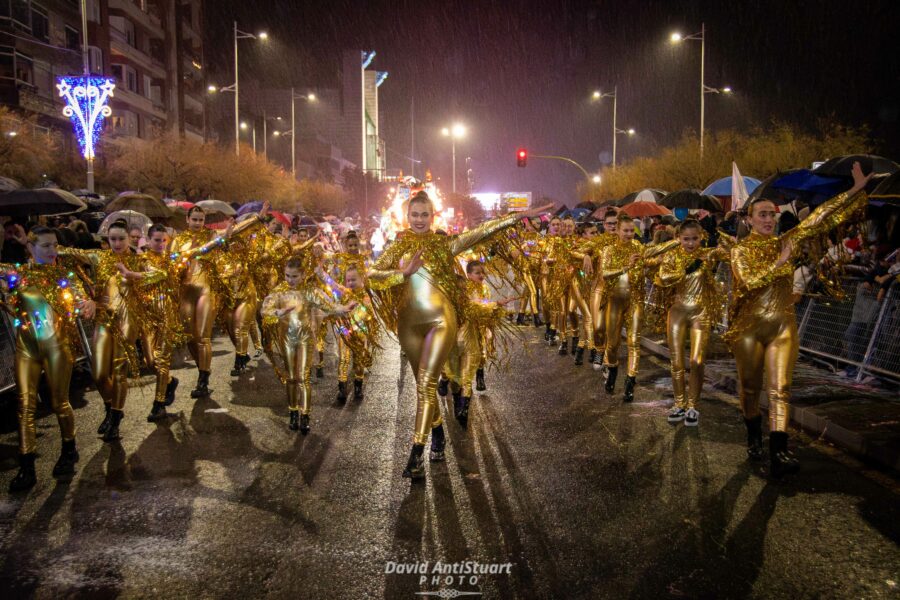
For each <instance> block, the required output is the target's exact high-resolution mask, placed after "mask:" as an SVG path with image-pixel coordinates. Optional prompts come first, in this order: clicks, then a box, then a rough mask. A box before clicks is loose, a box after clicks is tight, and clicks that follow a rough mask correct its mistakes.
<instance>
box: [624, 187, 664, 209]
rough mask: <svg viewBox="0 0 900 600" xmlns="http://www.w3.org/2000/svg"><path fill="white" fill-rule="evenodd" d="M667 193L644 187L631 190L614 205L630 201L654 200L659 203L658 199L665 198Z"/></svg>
mask: <svg viewBox="0 0 900 600" xmlns="http://www.w3.org/2000/svg"><path fill="white" fill-rule="evenodd" d="M668 193H669V192H666V191H664V190H656V189H653V188H645V189H643V190H638V191H636V192H631V193H630V194H628V195H626V196H625V197H624V198H622V199H621V200H619V201H618V202H617V203H616V206H625V205H626V204H631V203H632V202H656V203H657V204H659V201H660V200H662V199H663V198H665V197H666V194H668Z"/></svg>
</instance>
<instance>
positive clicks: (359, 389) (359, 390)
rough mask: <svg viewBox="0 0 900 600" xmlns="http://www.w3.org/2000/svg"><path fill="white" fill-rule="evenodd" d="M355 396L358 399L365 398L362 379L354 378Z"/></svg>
mask: <svg viewBox="0 0 900 600" xmlns="http://www.w3.org/2000/svg"><path fill="white" fill-rule="evenodd" d="M353 397H354V398H356V399H357V400H362V399H363V380H362V379H354V380H353Z"/></svg>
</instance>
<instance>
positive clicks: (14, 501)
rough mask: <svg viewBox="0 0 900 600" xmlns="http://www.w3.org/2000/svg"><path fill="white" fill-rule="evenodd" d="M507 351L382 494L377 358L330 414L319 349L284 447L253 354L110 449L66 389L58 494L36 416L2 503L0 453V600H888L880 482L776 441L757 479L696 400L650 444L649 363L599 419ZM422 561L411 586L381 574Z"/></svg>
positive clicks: (138, 407)
mask: <svg viewBox="0 0 900 600" xmlns="http://www.w3.org/2000/svg"><path fill="white" fill-rule="evenodd" d="M526 339H527V341H528V343H527V345H526V347H527V352H523V351H517V352H516V353H515V354H514V355H513V356H511V360H510V370H509V372H507V373H497V372H491V371H489V372H488V388H489V389H488V391H487V392H485V393H482V394H478V395H477V397H476V399H475V400H474V401H473V408H472V411H471V414H470V424H469V429H468V431H463V430H462V429H460V427H459V426H458V425H457V424H456V423H455V422H448V425H447V428H448V434H449V441H448V448H447V461H446V462H445V463H441V464H431V465H429V466H428V479H427V482H426V483H425V484H423V485H413V486H411V485H410V483H409V481H408V480H404V479H402V478H401V477H400V473H401V471H402V469H403V466H404V464H405V462H406V458H407V455H408V451H409V444H410V442H411V431H412V425H413V419H414V411H415V396H414V389H415V385H414V381H413V378H412V376H411V374H410V372H409V370H408V369H407V368H401V367H400V365H401V362H400V357H399V351H398V349H397V346H396V344H394V343H391V342H390V341H387V342H386V344H385V350H384V351H382V352H381V354H380V357H379V359H378V360H377V362H376V365H375V366H374V368H373V371H372V374H371V378H370V381H369V383H368V385H367V388H366V397H365V399H364V400H363V401H361V402H358V401H355V400H353V399H351V400H348V402H347V403H346V405H343V406H342V405H339V404H338V403H336V401H335V392H336V379H335V375H336V373H335V371H336V366H335V360H334V358H333V357H332V356H331V350H332V349H333V346H329V358H328V363H327V368H326V378H325V379H323V380H320V381H319V382H318V383H317V384H316V385H315V386H314V408H313V418H312V432H311V433H310V435H309V436H305V437H304V436H301V435H299V434H297V433H294V432H291V431H289V430H288V429H287V410H286V405H285V397H284V392H283V389H282V388H281V386H280V385H278V383H277V381H276V379H275V377H274V375H273V373H272V370H271V369H270V368H269V366H268V364H267V363H266V361H265V359H262V360H260V361H259V365H258V366H257V367H256V368H255V369H254V370H253V371H252V372H251V373H250V374H248V375H245V376H243V377H242V378H241V379H239V380H238V379H234V380H232V378H230V377H229V376H228V370H229V369H230V367H231V362H232V355H231V354H230V350H231V347H230V344H229V343H228V341H227V339H223V338H219V339H218V340H217V341H216V342H215V344H214V349H215V351H216V352H215V354H216V358H215V359H214V363H213V381H212V387H213V388H214V393H213V395H212V397H211V398H209V399H203V400H199V401H196V402H195V401H192V400H190V399H189V398H188V392H189V389H190V388H191V387H193V383H194V382H195V373H194V371H193V370H192V369H190V367H188V366H185V367H184V368H182V369H179V370H177V371H175V374H176V375H177V376H178V377H180V378H181V380H182V385H181V387H180V388H179V390H178V399H177V401H176V403H175V404H174V405H173V406H172V407H171V408H170V412H171V413H172V414H173V416H172V417H171V418H170V420H169V421H168V422H167V423H163V424H159V425H156V424H151V423H147V422H146V420H145V416H146V414H147V412H148V410H149V407H150V403H151V401H152V387H151V386H150V385H143V386H141V387H132V389H131V390H130V394H129V398H128V403H127V406H126V418H125V420H124V422H123V424H122V433H123V439H122V441H121V443H120V444H112V445H109V444H103V443H102V442H101V441H100V440H99V439H97V437H96V436H95V435H93V432H94V431H95V430H96V427H97V425H98V423H99V421H100V420H101V417H102V402H101V401H100V399H99V396H98V394H97V393H96V391H94V390H92V389H91V390H88V391H86V392H85V393H84V395H83V397H80V396H79V397H76V398H74V399H73V403H74V404H75V406H76V418H77V424H78V428H79V435H78V444H79V449H80V453H81V462H80V463H79V465H78V472H77V474H76V476H75V477H74V479H73V480H72V481H71V482H60V483H57V482H56V481H55V480H53V479H52V478H51V477H50V469H51V468H52V466H53V462H54V461H55V459H56V456H57V453H58V451H59V435H58V429H57V426H56V420H55V418H54V417H53V416H52V415H49V416H48V415H46V414H45V415H44V416H43V418H41V419H40V421H39V425H38V432H39V436H40V437H39V442H38V443H39V452H40V456H39V458H38V477H39V483H38V485H37V487H36V488H34V489H33V490H32V491H31V492H30V493H28V494H25V495H23V496H15V497H13V496H9V495H7V494H6V491H5V490H6V487H7V485H8V483H9V481H10V479H11V478H12V477H13V475H14V474H15V468H16V461H15V455H16V452H17V450H16V434H15V433H14V432H12V433H6V434H3V435H2V437H0V452H2V455H0V456H2V465H0V468H2V470H0V486H2V490H3V491H2V493H0V540H2V542H0V543H2V554H0V590H4V593H3V597H4V598H12V597H16V598H18V597H37V598H60V597H90V598H106V597H110V598H111V597H125V598H143V597H147V598H151V597H152V598H187V597H190V598H254V597H264V596H265V597H272V598H410V599H412V598H428V597H438V596H437V595H431V596H428V595H417V593H419V592H433V593H436V592H437V591H438V590H441V589H444V590H459V591H467V592H480V593H481V594H482V595H481V596H466V597H474V598H477V597H484V598H661V597H663V598H664V597H689V598H695V597H707V598H740V597H758V598H791V599H797V598H820V597H827V598H832V597H834V598H863V597H865V598H879V597H894V598H896V597H897V596H898V593H900V589H898V585H900V583H898V582H900V547H898V541H900V502H898V499H900V492H898V490H900V486H898V484H897V481H896V480H895V479H894V478H892V477H891V476H888V475H886V474H884V473H878V472H871V471H869V470H867V469H865V468H862V467H861V466H860V465H859V464H857V463H856V462H855V461H853V460H852V459H849V458H847V457H846V456H844V455H843V454H842V453H841V452H839V451H836V450H834V449H833V448H829V447H827V446H825V445H822V444H820V443H817V442H814V441H810V440H808V439H804V438H803V437H802V436H800V437H799V439H797V440H796V441H797V443H798V450H797V452H798V455H799V456H800V458H801V459H802V461H803V471H802V472H801V474H800V475H798V476H796V477H795V478H793V479H791V480H788V481H785V482H781V483H773V482H770V481H769V480H767V478H766V477H765V475H764V472H763V471H762V470H760V469H759V468H758V467H755V466H753V465H751V464H748V463H747V462H746V460H745V454H744V448H743V444H744V430H743V424H742V421H741V419H740V417H739V414H738V412H737V409H736V404H735V402H734V399H733V398H730V397H728V396H725V395H724V394H722V393H720V392H717V391H715V390H712V389H709V388H708V389H707V390H706V393H705V395H704V396H705V397H704V401H703V404H702V406H701V407H700V409H701V413H702V418H701V424H700V427H698V428H695V429H688V428H685V427H683V426H677V427H673V426H670V425H669V424H668V423H666V421H665V413H666V411H667V407H668V404H669V402H668V396H667V391H666V388H667V387H668V382H667V379H666V376H667V374H666V369H665V368H664V365H663V364H662V363H661V362H659V361H658V360H656V359H654V358H645V359H644V360H643V362H642V372H641V375H640V377H639V380H638V382H639V388H638V391H637V401H636V402H635V403H634V404H633V405H623V404H622V402H621V390H620V389H619V390H617V392H618V395H617V396H616V397H610V396H608V395H607V394H606V393H605V392H603V391H602V386H601V384H600V376H599V374H598V373H597V372H595V371H593V370H592V369H591V368H590V367H589V366H584V367H580V368H578V367H575V366H574V365H573V363H572V360H571V357H559V356H557V355H556V353H555V351H551V350H549V349H548V348H547V347H546V345H544V344H543V342H542V341H541V340H540V339H539V333H538V332H537V331H535V330H533V329H532V330H528V331H527V333H526ZM254 364H255V361H254ZM149 381H150V380H149V378H145V379H144V380H143V382H145V383H149ZM619 386H620V387H621V383H620V384H619ZM446 409H447V405H446V404H444V406H443V407H442V410H444V412H445V414H447V411H446ZM451 420H452V418H451ZM795 437H796V436H795ZM423 561H427V563H428V564H427V565H426V568H427V569H428V571H429V573H428V575H427V576H426V581H425V582H424V583H420V575H418V574H397V573H387V572H386V571H387V570H389V568H390V563H391V562H393V563H422V562H423ZM437 561H441V562H442V563H455V562H462V561H478V562H480V563H499V564H505V563H509V564H510V566H509V567H508V569H509V573H508V574H507V573H499V574H487V575H481V576H479V577H478V580H477V582H476V583H475V584H474V585H472V583H471V579H470V578H469V577H470V576H466V577H465V578H464V580H463V581H462V582H461V581H460V580H459V576H457V577H456V578H452V580H447V579H442V580H440V581H439V582H438V581H434V580H433V579H432V577H434V575H433V574H432V573H431V570H432V569H434V566H435V563H436V562H437ZM445 577H446V576H445ZM450 593H451V592H449V591H447V592H445V595H446V594H450ZM445 597H452V596H450V595H446V596H445Z"/></svg>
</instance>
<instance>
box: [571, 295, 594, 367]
mask: <svg viewBox="0 0 900 600" xmlns="http://www.w3.org/2000/svg"><path fill="white" fill-rule="evenodd" d="M569 294H570V298H571V302H570V305H572V304H574V309H573V308H570V313H569V315H570V316H574V315H575V310H577V311H578V312H579V313H581V336H580V338H579V340H578V347H579V348H587V349H588V350H593V348H594V319H593V316H592V315H591V308H590V306H588V303H587V301H586V300H585V299H584V294H582V293H581V285H580V284H579V282H578V280H577V279H576V280H575V281H573V282H572V285H570V286H569ZM577 321H578V317H577V316H575V322H576V327H575V331H578V327H577Z"/></svg>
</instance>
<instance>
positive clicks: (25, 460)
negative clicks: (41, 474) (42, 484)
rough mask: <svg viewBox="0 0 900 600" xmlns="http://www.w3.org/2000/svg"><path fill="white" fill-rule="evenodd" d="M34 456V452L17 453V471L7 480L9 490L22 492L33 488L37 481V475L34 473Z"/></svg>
mask: <svg viewBox="0 0 900 600" xmlns="http://www.w3.org/2000/svg"><path fill="white" fill-rule="evenodd" d="M34 458H35V454H34V453H30V454H20V455H19V472H18V473H16V476H15V477H13V478H12V481H10V482H9V491H10V492H24V491H25V490H29V489H31V488H33V487H34V485H35V484H36V483H37V476H36V475H35V474H34Z"/></svg>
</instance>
